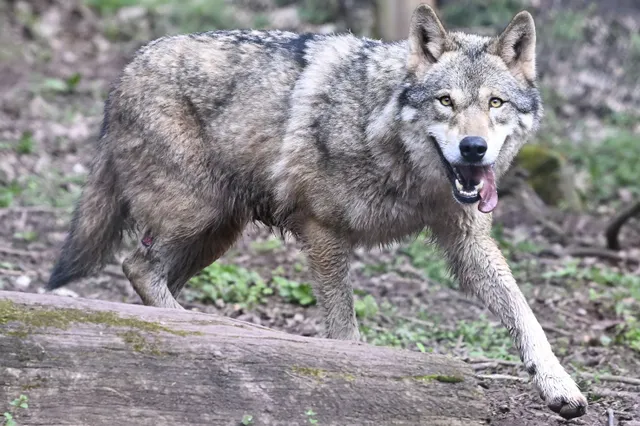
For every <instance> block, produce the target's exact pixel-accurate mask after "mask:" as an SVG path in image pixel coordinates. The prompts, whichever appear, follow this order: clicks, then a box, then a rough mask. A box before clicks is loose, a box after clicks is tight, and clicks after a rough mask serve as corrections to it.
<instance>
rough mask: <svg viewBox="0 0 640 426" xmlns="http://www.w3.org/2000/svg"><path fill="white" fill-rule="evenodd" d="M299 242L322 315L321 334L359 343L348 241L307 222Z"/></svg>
mask: <svg viewBox="0 0 640 426" xmlns="http://www.w3.org/2000/svg"><path fill="white" fill-rule="evenodd" d="M303 229H304V230H303V233H302V237H303V238H302V239H303V243H304V246H305V251H306V253H307V258H308V259H309V267H310V269H311V273H312V275H313V278H314V284H315V293H316V297H317V299H318V304H319V305H320V307H321V308H322V310H323V311H324V315H325V329H326V330H325V333H326V337H328V338H330V339H340V340H359V339H360V333H359V331H358V323H357V321H356V315H355V310H354V305H353V289H352V287H351V282H350V281H349V257H350V254H351V249H350V246H349V244H348V242H347V241H346V240H345V239H343V238H340V236H338V235H336V234H335V233H334V232H332V231H331V230H329V229H327V228H325V227H323V226H321V225H319V224H317V223H316V222H314V221H309V222H307V223H306V224H305V226H304V228H303Z"/></svg>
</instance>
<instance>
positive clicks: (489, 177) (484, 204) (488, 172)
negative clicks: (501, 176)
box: [478, 167, 498, 213]
mask: <svg viewBox="0 0 640 426" xmlns="http://www.w3.org/2000/svg"><path fill="white" fill-rule="evenodd" d="M482 178H483V180H484V186H483V187H482V189H481V190H480V202H479V203H478V210H480V211H481V212H482V213H491V212H492V211H493V209H495V208H496V206H497V205H498V188H496V175H495V173H493V168H491V167H483V168H482Z"/></svg>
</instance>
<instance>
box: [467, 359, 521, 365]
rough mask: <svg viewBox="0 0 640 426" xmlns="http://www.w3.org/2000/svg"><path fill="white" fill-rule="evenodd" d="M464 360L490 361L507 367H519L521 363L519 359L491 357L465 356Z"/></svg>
mask: <svg viewBox="0 0 640 426" xmlns="http://www.w3.org/2000/svg"><path fill="white" fill-rule="evenodd" d="M464 361H465V362H468V363H469V364H487V363H492V364H494V365H502V366H507V367H520V366H522V363H521V362H519V361H508V360H506V359H492V358H465V359H464Z"/></svg>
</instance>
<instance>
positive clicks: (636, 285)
mask: <svg viewBox="0 0 640 426" xmlns="http://www.w3.org/2000/svg"><path fill="white" fill-rule="evenodd" d="M542 277H543V278H545V279H547V280H549V281H550V282H552V283H557V284H563V285H567V286H572V287H574V288H580V289H585V291H588V294H589V300H590V302H592V303H594V304H595V305H596V306H597V307H598V309H599V310H600V311H601V312H604V313H605V314H607V315H610V316H613V317H615V318H617V319H620V320H622V323H621V324H619V326H618V327H617V328H616V330H614V333H615V334H614V336H613V341H614V343H616V344H619V345H623V346H627V347H629V348H631V349H634V350H636V351H640V276H637V275H632V274H628V273H623V272H620V271H618V270H615V269H613V268H608V267H600V266H598V267H596V266H589V267H585V266H583V265H582V264H581V263H580V262H579V261H574V262H570V263H567V264H565V265H564V266H562V267H560V268H557V269H555V270H551V271H547V272H546V273H544V274H543V275H542ZM605 338H606V339H607V340H610V339H609V337H606V336H605Z"/></svg>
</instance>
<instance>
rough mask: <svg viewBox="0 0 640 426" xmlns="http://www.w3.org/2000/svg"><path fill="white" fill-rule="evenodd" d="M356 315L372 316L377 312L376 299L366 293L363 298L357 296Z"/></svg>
mask: <svg viewBox="0 0 640 426" xmlns="http://www.w3.org/2000/svg"><path fill="white" fill-rule="evenodd" d="M355 309H356V316H357V317H358V318H361V319H369V318H373V317H375V316H376V315H377V314H378V302H376V299H375V298H374V297H373V296H372V295H370V294H367V295H366V296H364V297H363V298H361V299H360V298H357V299H356V301H355Z"/></svg>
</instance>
